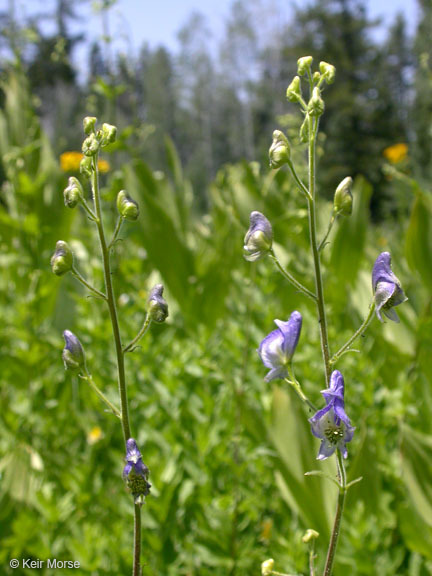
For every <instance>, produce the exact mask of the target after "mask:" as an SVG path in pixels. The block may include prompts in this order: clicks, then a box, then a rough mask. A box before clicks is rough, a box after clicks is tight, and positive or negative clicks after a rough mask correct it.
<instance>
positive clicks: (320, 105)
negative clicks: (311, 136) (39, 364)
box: [308, 86, 324, 117]
mask: <svg viewBox="0 0 432 576" xmlns="http://www.w3.org/2000/svg"><path fill="white" fill-rule="evenodd" d="M308 113H309V114H310V115H311V116H316V117H319V116H321V115H322V114H323V113H324V100H323V99H322V98H321V92H320V89H319V88H318V87H317V86H315V88H314V89H313V92H312V98H311V99H310V100H309V103H308Z"/></svg>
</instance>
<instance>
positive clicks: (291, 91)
mask: <svg viewBox="0 0 432 576" xmlns="http://www.w3.org/2000/svg"><path fill="white" fill-rule="evenodd" d="M301 95H302V94H301V86H300V76H295V77H294V79H293V81H292V82H291V84H290V85H289V86H288V88H287V91H286V97H287V98H288V100H289V101H290V102H298V101H299V100H300V98H301Z"/></svg>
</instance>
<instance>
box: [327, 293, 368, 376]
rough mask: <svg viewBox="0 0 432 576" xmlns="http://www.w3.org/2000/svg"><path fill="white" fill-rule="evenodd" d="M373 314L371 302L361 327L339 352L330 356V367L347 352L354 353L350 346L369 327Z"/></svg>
mask: <svg viewBox="0 0 432 576" xmlns="http://www.w3.org/2000/svg"><path fill="white" fill-rule="evenodd" d="M374 312H375V301H372V303H371V305H370V306H369V312H368V315H367V316H366V318H365V319H364V321H363V323H362V325H361V326H360V328H359V329H358V330H357V331H356V332H355V333H354V334H353V335H352V336H351V338H350V339H349V340H348V342H346V343H345V344H344V345H343V346H342V348H341V349H340V350H338V351H337V352H336V354H334V355H333V356H332V358H331V359H330V364H331V365H332V366H334V364H336V362H337V361H338V360H339V358H340V357H341V356H343V355H344V354H346V353H347V352H355V350H351V349H350V347H351V344H352V343H353V342H354V341H355V340H357V338H359V337H360V336H361V335H362V334H363V333H364V332H365V331H366V329H367V327H368V326H369V324H370V323H371V321H372V318H373V315H374Z"/></svg>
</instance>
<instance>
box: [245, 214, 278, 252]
mask: <svg viewBox="0 0 432 576" xmlns="http://www.w3.org/2000/svg"><path fill="white" fill-rule="evenodd" d="M272 243H273V228H272V225H271V224H270V222H269V221H268V220H267V218H266V217H265V216H264V214H261V212H256V211H255V212H251V215H250V226H249V229H248V231H247V232H246V236H245V238H244V246H243V253H244V254H243V255H244V257H245V259H246V260H248V261H249V262H255V261H256V260H259V259H260V258H262V257H263V256H265V255H266V254H268V252H269V251H270V250H271V247H272Z"/></svg>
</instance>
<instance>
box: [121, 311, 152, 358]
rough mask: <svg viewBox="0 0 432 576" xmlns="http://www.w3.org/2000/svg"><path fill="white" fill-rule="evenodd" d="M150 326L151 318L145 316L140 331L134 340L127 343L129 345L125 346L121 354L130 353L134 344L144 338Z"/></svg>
mask: <svg viewBox="0 0 432 576" xmlns="http://www.w3.org/2000/svg"><path fill="white" fill-rule="evenodd" d="M150 324H151V318H150V316H149V314H147V316H146V318H145V320H144V324H143V325H142V328H141V330H140V331H139V332H138V334H137V335H136V336H135V338H134V339H133V340H132V341H131V342H129V344H128V345H127V346H125V347H124V348H123V354H126V352H130V351H131V350H132V348H133V347H134V346H135V344H136V343H137V342H138V341H139V340H141V338H142V337H143V336H144V334H145V333H146V332H147V330H148V329H149V328H150Z"/></svg>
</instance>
